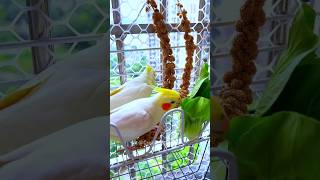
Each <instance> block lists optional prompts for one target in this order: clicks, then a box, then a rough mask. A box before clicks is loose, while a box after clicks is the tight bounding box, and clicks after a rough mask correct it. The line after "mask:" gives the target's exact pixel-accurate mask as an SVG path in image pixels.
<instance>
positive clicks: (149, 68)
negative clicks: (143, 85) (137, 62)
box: [146, 64, 153, 73]
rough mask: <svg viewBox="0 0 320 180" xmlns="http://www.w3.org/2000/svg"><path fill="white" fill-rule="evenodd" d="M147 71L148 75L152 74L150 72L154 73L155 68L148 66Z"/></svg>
mask: <svg viewBox="0 0 320 180" xmlns="http://www.w3.org/2000/svg"><path fill="white" fill-rule="evenodd" d="M146 70H147V73H150V72H152V71H153V68H152V67H151V66H150V65H148V64H147V66H146Z"/></svg>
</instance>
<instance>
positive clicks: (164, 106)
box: [162, 103, 171, 111]
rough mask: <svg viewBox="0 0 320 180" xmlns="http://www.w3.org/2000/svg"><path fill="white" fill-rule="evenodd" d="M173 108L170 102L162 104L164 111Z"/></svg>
mask: <svg viewBox="0 0 320 180" xmlns="http://www.w3.org/2000/svg"><path fill="white" fill-rule="evenodd" d="M170 108H171V104H170V103H164V104H162V109H163V110H164V111H168V110H169V109H170Z"/></svg>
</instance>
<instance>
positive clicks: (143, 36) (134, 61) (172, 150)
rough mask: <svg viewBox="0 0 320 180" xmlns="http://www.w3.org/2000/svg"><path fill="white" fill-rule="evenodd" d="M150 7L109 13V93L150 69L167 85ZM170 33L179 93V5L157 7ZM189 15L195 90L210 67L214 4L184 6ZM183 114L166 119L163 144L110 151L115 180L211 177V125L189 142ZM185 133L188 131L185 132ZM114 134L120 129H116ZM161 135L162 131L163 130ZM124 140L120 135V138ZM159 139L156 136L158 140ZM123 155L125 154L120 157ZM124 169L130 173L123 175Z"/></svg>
mask: <svg viewBox="0 0 320 180" xmlns="http://www.w3.org/2000/svg"><path fill="white" fill-rule="evenodd" d="M146 2H147V1H145V0H139V1H127V0H112V1H111V7H110V14H111V20H110V48H111V49H110V62H111V63H110V88H111V89H114V88H117V87H119V86H120V85H121V84H123V83H125V82H127V81H130V80H131V79H132V78H134V77H136V76H138V75H140V74H141V72H142V71H143V70H144V68H143V67H144V66H146V64H150V65H151V66H152V67H153V68H154V69H155V72H156V83H157V85H158V86H161V85H162V78H163V74H162V69H163V68H162V63H161V58H162V57H161V48H160V41H159V39H158V37H157V34H156V33H155V30H154V28H153V22H152V13H150V12H145V9H146V7H147V3H146ZM156 2H157V4H158V7H159V8H160V12H161V13H162V15H163V16H164V19H165V22H166V24H167V28H168V31H169V37H170V40H171V41H170V43H171V46H172V49H173V54H174V56H175V66H176V67H175V73H176V78H177V79H176V81H175V86H174V88H173V89H175V90H178V89H179V85H180V84H181V82H182V78H181V77H182V73H183V68H184V65H185V62H186V61H185V59H186V50H185V44H184V37H183V35H184V32H183V31H182V30H181V28H179V26H180V23H181V20H180V19H179V17H178V16H177V13H179V8H178V7H177V6H176V3H177V1H166V0H160V1H156ZM181 3H182V4H183V6H184V7H185V9H186V10H187V12H188V18H189V20H190V23H191V25H190V26H191V35H192V36H193V37H194V42H195V44H196V46H197V48H196V50H195V55H194V57H193V59H194V62H193V69H192V74H191V80H190V83H191V85H190V89H191V88H192V87H193V85H194V82H195V79H197V77H198V76H199V73H200V68H201V66H202V65H203V64H204V63H205V62H207V63H210V57H209V49H210V43H209V40H210V38H209V37H210V30H209V26H210V20H209V19H210V13H209V12H210V1H208V0H200V1H181ZM183 117H184V113H183V111H181V109H174V110H172V111H169V112H168V113H167V114H166V115H165V116H164V117H163V118H162V121H161V122H162V124H163V125H164V127H165V128H164V129H165V132H164V133H163V134H162V136H161V139H160V140H156V139H155V138H154V139H153V141H152V143H151V144H150V145H147V146H146V147H144V148H142V149H140V150H134V151H130V150H128V149H127V147H128V146H129V144H130V143H129V144H125V142H122V143H113V142H111V145H110V172H111V174H110V178H111V179H185V178H191V179H203V178H206V177H208V174H209V173H208V172H209V160H210V158H209V153H210V131H209V130H210V124H206V126H205V128H204V129H203V131H202V133H201V136H200V137H199V138H197V139H196V140H195V141H188V140H187V139H186V138H185V137H184V136H183V134H184V131H183V129H182V130H181V129H180V126H179V124H180V123H182V124H183V123H184V118H183ZM181 127H183V126H181ZM111 128H114V129H117V128H116V127H115V126H112V125H111ZM158 132H159V129H158ZM118 134H119V136H121V133H120V132H119V133H118ZM156 136H157V134H156V135H155V137H156ZM119 150H120V151H119ZM123 169H125V170H123Z"/></svg>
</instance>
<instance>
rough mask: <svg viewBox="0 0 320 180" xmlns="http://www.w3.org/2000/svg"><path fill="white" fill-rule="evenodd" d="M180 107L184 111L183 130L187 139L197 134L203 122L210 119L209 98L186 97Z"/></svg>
mask: <svg viewBox="0 0 320 180" xmlns="http://www.w3.org/2000/svg"><path fill="white" fill-rule="evenodd" d="M181 108H182V109H183V111H184V112H185V125H184V131H185V135H186V137H187V138H188V139H190V140H191V139H194V138H196V137H197V136H199V134H200V132H201V130H202V127H203V124H204V122H206V121H208V120H209V119H210V99H207V98H204V97H196V98H192V99H190V98H187V99H185V100H184V101H183V102H182V104H181Z"/></svg>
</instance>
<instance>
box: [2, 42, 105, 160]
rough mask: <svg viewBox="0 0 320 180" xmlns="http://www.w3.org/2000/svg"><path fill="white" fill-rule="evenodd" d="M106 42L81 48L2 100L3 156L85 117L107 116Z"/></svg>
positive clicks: (85, 118)
mask: <svg viewBox="0 0 320 180" xmlns="http://www.w3.org/2000/svg"><path fill="white" fill-rule="evenodd" d="M106 74H107V68H106V45H105V44H104V43H101V44H98V45H96V46H94V47H91V48H88V49H86V50H83V51H80V52H78V53H76V54H74V55H71V56H70V57H66V59H65V60H64V61H61V62H58V63H56V64H54V65H52V66H50V67H49V68H48V69H46V70H45V71H43V72H41V73H40V74H38V75H36V76H35V78H33V79H32V80H30V81H29V82H27V83H26V84H25V85H23V86H22V87H21V88H19V89H18V90H17V91H16V92H14V93H13V94H11V95H9V96H7V97H5V98H4V99H2V100H0V155H1V154H4V153H8V152H10V151H12V150H14V149H16V148H18V147H20V146H22V145H25V144H28V143H30V142H32V141H34V140H36V139H38V138H41V137H43V136H46V135H48V134H51V133H53V132H55V131H57V130H60V129H62V128H65V127H67V126H69V125H72V124H75V123H77V122H79V121H82V120H87V119H89V118H93V117H97V116H102V115H105V113H106V111H107V98H108V97H107V95H106V92H107V91H106V86H107V83H109V82H107V80H106Z"/></svg>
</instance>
